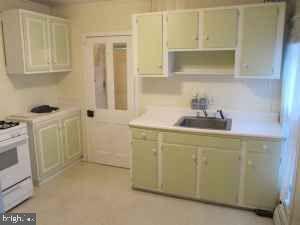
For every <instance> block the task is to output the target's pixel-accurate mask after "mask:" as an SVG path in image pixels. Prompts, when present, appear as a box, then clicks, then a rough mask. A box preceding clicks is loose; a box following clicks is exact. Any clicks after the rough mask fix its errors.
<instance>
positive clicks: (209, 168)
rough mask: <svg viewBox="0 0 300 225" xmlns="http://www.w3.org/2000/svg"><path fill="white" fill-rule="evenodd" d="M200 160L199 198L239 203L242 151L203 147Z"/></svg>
mask: <svg viewBox="0 0 300 225" xmlns="http://www.w3.org/2000/svg"><path fill="white" fill-rule="evenodd" d="M201 152H202V154H201V157H200V160H199V164H200V176H199V198H201V199H205V200H210V201H214V202H220V203H226V204H233V205H235V204H238V193H239V181H240V179H239V177H240V151H237V150H236V151H232V150H227V149H214V148H205V149H202V151H201Z"/></svg>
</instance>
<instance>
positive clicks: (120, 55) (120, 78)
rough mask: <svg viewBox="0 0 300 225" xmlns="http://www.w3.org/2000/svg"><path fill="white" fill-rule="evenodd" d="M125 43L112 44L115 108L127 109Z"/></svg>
mask: <svg viewBox="0 0 300 225" xmlns="http://www.w3.org/2000/svg"><path fill="white" fill-rule="evenodd" d="M126 47H127V46H126V44H125V43H115V44H114V45H113V64H114V65H113V66H114V87H115V93H114V94H115V109H117V110H127V48H126Z"/></svg>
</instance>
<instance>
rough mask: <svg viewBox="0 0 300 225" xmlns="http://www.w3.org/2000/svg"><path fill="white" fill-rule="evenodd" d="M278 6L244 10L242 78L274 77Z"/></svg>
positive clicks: (241, 57)
mask: <svg viewBox="0 0 300 225" xmlns="http://www.w3.org/2000/svg"><path fill="white" fill-rule="evenodd" d="M278 12H279V8H278V7H277V6H268V7H265V6H258V7H247V8H245V9H244V14H243V18H242V21H243V24H242V39H241V56H240V59H241V62H240V63H241V65H240V75H241V76H272V75H273V67H274V65H273V64H274V55H275V49H276V41H277V40H276V39H277V24H278Z"/></svg>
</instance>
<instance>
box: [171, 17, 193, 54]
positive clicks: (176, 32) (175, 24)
mask: <svg viewBox="0 0 300 225" xmlns="http://www.w3.org/2000/svg"><path fill="white" fill-rule="evenodd" d="M167 35H168V48H198V13H197V12H179V13H170V14H168V15H167Z"/></svg>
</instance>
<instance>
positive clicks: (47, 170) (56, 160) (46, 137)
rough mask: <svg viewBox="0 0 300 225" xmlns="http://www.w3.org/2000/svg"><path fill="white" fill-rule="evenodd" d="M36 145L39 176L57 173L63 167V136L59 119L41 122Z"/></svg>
mask: <svg viewBox="0 0 300 225" xmlns="http://www.w3.org/2000/svg"><path fill="white" fill-rule="evenodd" d="M36 137H37V140H36V142H37V143H36V146H37V149H36V151H37V154H38V156H39V160H38V167H39V176H40V177H42V178H44V177H47V176H50V175H52V174H55V173H56V172H57V171H58V170H60V168H61V167H62V151H63V149H62V138H61V131H60V122H59V121H58V120H54V121H50V122H46V123H41V124H39V125H38V128H37V129H36Z"/></svg>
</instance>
